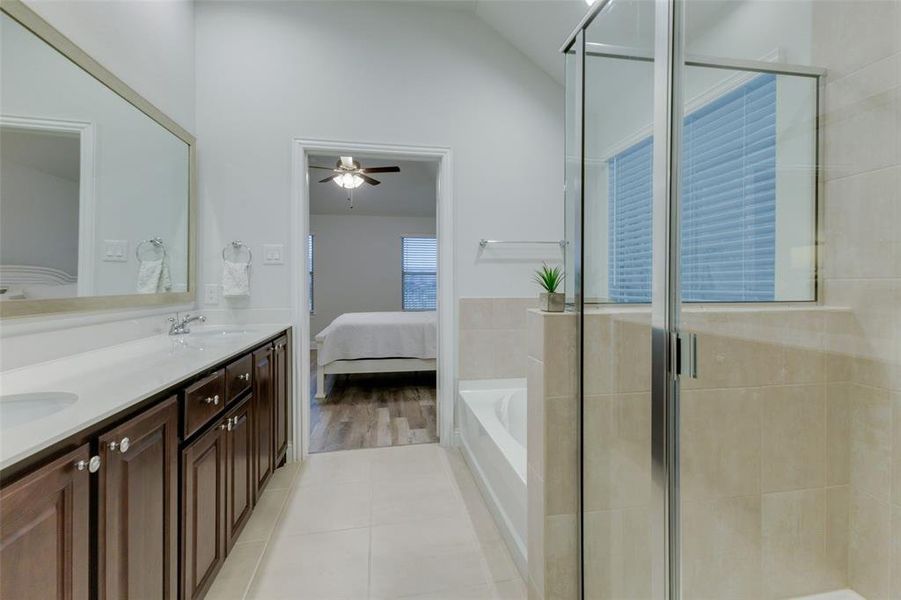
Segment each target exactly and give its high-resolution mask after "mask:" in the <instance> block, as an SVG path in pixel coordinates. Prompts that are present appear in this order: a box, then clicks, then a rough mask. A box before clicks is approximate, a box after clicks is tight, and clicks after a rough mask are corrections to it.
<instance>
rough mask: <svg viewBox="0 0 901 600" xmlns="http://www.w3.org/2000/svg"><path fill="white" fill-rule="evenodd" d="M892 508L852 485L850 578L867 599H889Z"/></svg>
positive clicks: (852, 583)
mask: <svg viewBox="0 0 901 600" xmlns="http://www.w3.org/2000/svg"><path fill="white" fill-rule="evenodd" d="M891 527H892V523H891V509H890V506H889V504H888V503H886V502H880V501H879V500H876V499H875V498H873V497H872V496H870V495H869V494H867V493H866V492H861V491H858V490H856V489H854V488H853V486H852V490H851V505H850V537H849V543H848V581H849V583H850V585H851V588H852V589H854V590H855V591H857V592H858V593H859V594H860V595H862V596H863V597H865V598H886V597H888V595H889V589H890V587H889V586H890V583H891V556H892V540H891V535H892V529H891Z"/></svg>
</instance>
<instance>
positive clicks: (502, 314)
mask: <svg viewBox="0 0 901 600" xmlns="http://www.w3.org/2000/svg"><path fill="white" fill-rule="evenodd" d="M537 305H538V301H537V299H534V298H461V299H460V305H459V308H460V315H459V322H460V338H459V347H460V360H459V377H460V379H508V378H520V377H523V378H524V377H525V376H526V354H527V353H526V328H527V320H526V313H527V312H528V310H529V309H530V308H534V307H536V306H537Z"/></svg>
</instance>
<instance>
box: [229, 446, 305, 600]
mask: <svg viewBox="0 0 901 600" xmlns="http://www.w3.org/2000/svg"><path fill="white" fill-rule="evenodd" d="M297 462H299V463H300V464H299V465H298V466H297V469H296V470H295V472H294V476H293V477H292V478H291V483H290V485H289V486H288V493H287V494H285V499H284V500H283V501H282V506H281V508H279V510H278V514H277V515H276V517H275V522H274V523H273V525H272V529H270V530H269V533H268V534H267V535H266V539H265V540H263V551H262V552H260V556H259V557H258V558H257V561H256V564H254V566H253V570H252V571H251V573H250V577H248V578H247V583H245V584H244V593H243V594H242V595H241V600H247V595H248V594H249V593H250V589H251V588H252V587H253V582H254V580H255V579H256V576H257V573H258V572H259V570H260V565H261V564H262V562H263V558H264V557H265V556H266V552H267V551H268V550H269V546H270V544H271V542H272V536H273V534H274V533H275V529H276V528H277V527H278V525H279V523H280V522H281V520H282V514H283V513H284V511H285V508H286V507H287V506H288V501H289V500H290V499H291V496H293V495H294V490H295V487H296V486H295V483H296V481H297V480H298V479H299V478H300V473H301V471H303V470H304V469H305V467H306V465H305V464H304V462H303V461H297ZM286 466H287V465H286ZM269 491H273V490H269ZM237 543H238V542H236V543H235V545H237Z"/></svg>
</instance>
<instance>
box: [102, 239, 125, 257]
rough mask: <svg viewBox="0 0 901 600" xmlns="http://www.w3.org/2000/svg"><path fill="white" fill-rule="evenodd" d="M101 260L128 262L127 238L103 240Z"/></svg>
mask: <svg viewBox="0 0 901 600" xmlns="http://www.w3.org/2000/svg"><path fill="white" fill-rule="evenodd" d="M103 262H128V240H103Z"/></svg>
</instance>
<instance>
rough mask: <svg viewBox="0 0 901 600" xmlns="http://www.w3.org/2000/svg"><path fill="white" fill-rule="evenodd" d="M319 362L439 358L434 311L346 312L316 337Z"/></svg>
mask: <svg viewBox="0 0 901 600" xmlns="http://www.w3.org/2000/svg"><path fill="white" fill-rule="evenodd" d="M316 342H317V344H318V347H319V351H318V353H317V362H318V363H319V364H320V365H327V364H328V363H330V362H333V361H336V360H357V359H366V358H424V359H426V358H436V357H437V356H438V325H437V320H436V316H435V312H434V311H423V312H368V313H344V314H343V315H341V316H340V317H338V318H337V319H335V320H334V321H332V322H331V323H330V324H329V326H328V327H326V328H325V329H323V330H322V331H321V332H319V334H318V335H317V336H316Z"/></svg>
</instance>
